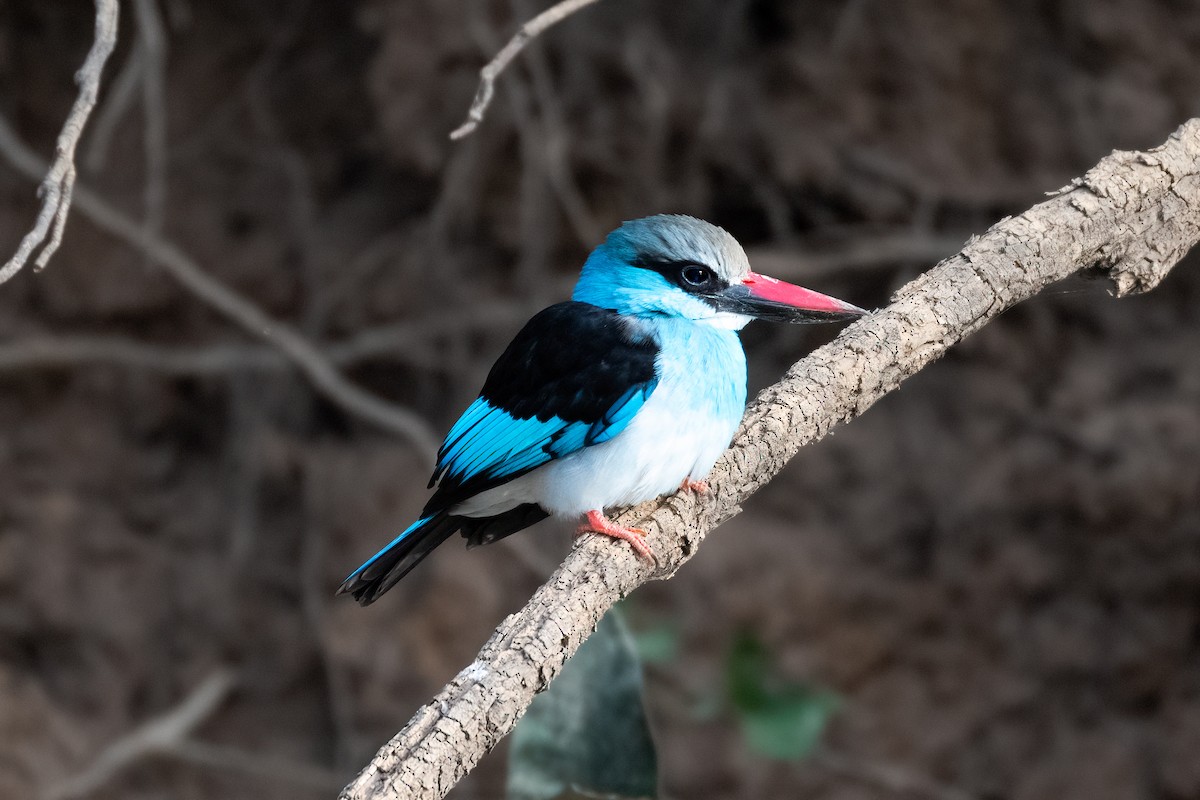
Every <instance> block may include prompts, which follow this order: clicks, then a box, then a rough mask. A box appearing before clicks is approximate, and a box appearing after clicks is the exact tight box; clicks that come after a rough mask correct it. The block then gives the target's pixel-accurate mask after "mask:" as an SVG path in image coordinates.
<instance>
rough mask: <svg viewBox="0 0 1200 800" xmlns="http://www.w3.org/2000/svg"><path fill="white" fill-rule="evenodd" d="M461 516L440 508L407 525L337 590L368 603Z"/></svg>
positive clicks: (443, 538) (455, 525) (443, 536)
mask: <svg viewBox="0 0 1200 800" xmlns="http://www.w3.org/2000/svg"><path fill="white" fill-rule="evenodd" d="M459 522H460V520H459V519H458V518H457V517H451V516H449V515H448V514H447V513H446V512H444V511H441V512H438V513H436V514H431V515H430V516H428V517H422V518H421V519H419V520H417V521H416V522H414V523H413V524H412V525H409V526H408V528H406V529H405V530H404V532H403V533H401V534H400V535H399V536H397V537H396V538H395V539H393V540H392V541H391V543H390V544H389V545H388V546H387V547H385V548H383V549H382V550H380V551H379V552H378V553H376V554H375V555H373V556H371V557H370V558H369V559H368V560H367V562H366V563H365V564H363V565H362V566H361V567H359V568H358V569H356V570H354V572H352V573H350V576H349V577H348V578H346V580H345V581H343V582H342V585H341V587H340V588H339V589H338V592H337V593H338V594H345V593H349V594H352V595H354V599H355V600H357V601H358V602H359V604H360V605H364V606H366V605H370V604H371V603H374V602H375V601H376V600H377V599H379V596H380V595H381V594H383V593H384V592H386V591H387V590H388V589H390V588H392V587H393V586H395V585H396V581H398V580H400V579H401V578H403V577H404V576H405V575H406V574H407V573H408V571H409V570H411V569H412V568H413V567H415V566H416V565H417V564H419V563H421V559H423V558H425V556H427V555H429V554H430V553H431V552H432V551H433V548H435V547H437V546H438V545H439V544H441V543H442V542H444V541H446V539H447V538H449V537H450V536H451V535H452V534H453V533H454V532H455V531H456V530H458V528H459Z"/></svg>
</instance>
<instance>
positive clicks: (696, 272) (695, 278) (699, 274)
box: [679, 264, 713, 289]
mask: <svg viewBox="0 0 1200 800" xmlns="http://www.w3.org/2000/svg"><path fill="white" fill-rule="evenodd" d="M679 277H680V278H682V279H683V282H684V283H685V284H687V285H688V286H691V287H694V288H697V289H700V288H703V287H705V286H707V285H708V284H709V283H711V282H712V280H713V272H712V270H711V269H709V268H708V267H702V266H700V265H699V264H688V265H687V266H685V267H684V268H683V269H681V270H680V271H679Z"/></svg>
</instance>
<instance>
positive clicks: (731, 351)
mask: <svg viewBox="0 0 1200 800" xmlns="http://www.w3.org/2000/svg"><path fill="white" fill-rule="evenodd" d="M865 313H866V312H865V311H864V310H863V309H861V308H859V307H857V306H854V305H851V304H849V303H845V302H842V301H841V300H837V299H835V298H833V297H829V296H827V295H823V294H820V293H818V292H814V291H811V290H809V289H804V288H802V287H799V286H794V285H792V284H790V283H784V282H783V281H779V280H775V279H774V278H769V277H767V276H765V275H759V274H757V273H754V272H752V271H751V270H750V262H749V260H748V259H747V258H746V253H745V251H744V250H743V249H742V247H741V245H740V244H738V242H737V240H736V239H734V238H733V236H731V235H730V234H729V233H727V232H726V231H725V230H724V229H722V228H718V227H717V226H715V225H711V224H709V223H707V222H704V221H702V220H699V219H695V218H693V217H686V216H679V215H666V214H663V215H658V216H653V217H646V218H644V219H636V220H632V221H630V222H626V223H624V224H623V225H621V227H619V228H617V229H616V230H615V231H613V232H612V233H610V234H609V235H608V237H607V238H606V239H605V241H604V243H603V244H601V245H600V246H599V247H597V248H596V249H595V250H594V251H593V252H592V254H591V255H590V256H589V257H588V259H587V261H586V262H585V263H584V265H583V272H582V274H581V275H580V277H579V282H578V283H577V284H576V285H575V291H574V294H573V295H572V298H571V300H570V301H568V302H565V303H559V304H557V305H553V306H550V307H549V308H547V309H546V310H544V311H542V312H540V313H538V314H537V315H536V316H534V317H533V319H531V320H530V321H529V322H528V323H527V324H526V325H525V327H524V328H523V329H522V330H521V332H520V333H518V334H517V336H516V338H515V339H513V341H512V343H511V344H510V345H509V346H508V349H507V350H505V351H504V353H503V354H502V355H501V356H500V358H499V360H498V361H496V363H495V365H494V366H493V367H492V370H491V372H490V373H489V374H488V377H487V380H486V381H485V382H484V384H483V390H482V391H481V392H480V393H479V397H478V398H477V399H476V400H475V402H473V403H472V404H471V405H470V406H469V407H468V408H467V410H466V411H465V412H464V413H463V415H462V416H461V417H460V418H459V420H458V422H456V423H455V424H454V426H453V427H452V428H451V429H450V432H449V433H448V434H447V435H446V439H445V441H444V442H443V443H442V447H441V449H440V450H439V451H438V457H437V466H436V467H435V469H434V472H433V477H432V478H431V479H430V481H429V487H430V488H433V487H434V486H435V485H436V486H437V490H436V491H435V492H434V494H433V496H432V497H431V498H430V499H429V502H428V503H427V504H426V505H425V510H424V511H422V512H421V517H420V519H418V520H417V521H416V522H414V523H413V524H412V525H410V526H409V527H408V528H407V529H406V530H405V531H404V532H403V533H401V534H400V535H399V536H397V537H396V538H395V539H393V540H392V542H391V543H390V544H388V546H387V547H385V548H383V549H382V550H380V551H379V552H378V553H376V554H375V555H374V556H372V557H371V558H370V560H368V561H367V562H366V563H365V564H363V565H362V566H361V567H359V568H358V569H357V570H355V571H354V572H353V573H352V574H351V575H350V576H349V577H348V578H347V579H346V581H345V582H344V583H343V584H342V586H341V588H340V589H339V590H338V592H339V593H342V592H348V593H350V594H352V595H354V597H355V599H357V600H358V602H359V603H361V604H363V605H367V604H369V603H372V602H374V601H375V600H376V599H378V598H379V596H380V595H381V594H383V593H384V592H386V591H387V590H388V589H390V588H391V587H392V586H394V585H395V584H396V582H397V581H398V580H400V579H401V578H402V577H404V575H405V574H406V573H407V572H408V571H409V570H411V569H412V568H413V567H415V566H416V565H417V563H418V562H420V561H421V559H423V558H425V556H427V555H428V554H429V553H430V552H431V551H432V550H433V548H435V547H437V546H438V545H439V544H441V543H442V542H444V541H445V540H446V539H447V538H449V537H450V536H451V535H453V534H454V532H455V531H461V533H462V535H463V537H465V538H466V540H467V546H468V547H471V546H474V545H480V544H489V543H491V542H494V541H496V540H498V539H501V538H503V537H505V536H508V535H509V534H511V533H515V532H517V531H519V530H521V529H522V528H527V527H529V526H530V525H533V524H534V523H535V522H539V521H541V520H543V519H545V518H546V517H548V516H550V515H555V516H559V517H566V518H579V517H581V516H582V517H583V518H584V519H585V520H586V522H584V524H583V525H582V526H580V528H579V531H580V532H595V533H602V534H606V535H608V536H612V537H614V538H616V539H620V540H623V541H625V542H628V543H629V545H630V546H632V548H633V549H634V551H635V552H637V554H638V555H639V556H642V557H644V558H649V559H653V554H652V552H651V550H650V547H649V545H647V544H646V542H645V540H644V539H643V537H642V535H641V531H638V530H630V529H627V528H623V527H621V526H619V525H617V524H615V523H614V522H612V521H611V520H609V519H608V517H606V516H605V513H604V512H605V509H609V508H614V507H618V506H627V505H632V504H635V503H640V502H642V501H644V500H650V499H652V498H655V497H659V496H660V495H664V494H668V493H670V492H673V491H676V490H678V489H681V488H682V489H689V490H692V491H701V492H703V491H707V484H706V483H705V482H704V479H705V478H706V477H707V476H708V473H709V471H710V470H711V469H712V467H713V465H714V464H715V463H716V461H717V459H718V458H719V457H720V455H721V453H722V452H723V451H724V450H725V448H726V447H728V446H729V443H730V441H732V439H733V434H734V432H735V431H736V430H737V426H738V422H739V421H740V420H741V418H742V414H743V412H744V411H745V406H746V355H745V353H744V352H743V350H742V343H741V340H740V339H739V338H738V331H740V330H741V329H742V328H743V327H745V325H746V324H747V323H748V322H750V321H751V320H752V319H756V318H757V319H766V320H774V321H779V322H825V321H838V320H848V319H853V318H855V317H859V316H861V315H862V314H865Z"/></svg>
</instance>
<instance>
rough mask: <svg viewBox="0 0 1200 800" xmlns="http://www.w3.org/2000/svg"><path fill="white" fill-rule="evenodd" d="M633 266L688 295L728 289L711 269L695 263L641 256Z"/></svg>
mask: <svg viewBox="0 0 1200 800" xmlns="http://www.w3.org/2000/svg"><path fill="white" fill-rule="evenodd" d="M633 265H634V266H635V267H641V268H642V269H648V270H651V271H653V272H657V273H658V274H660V275H662V276H663V277H664V278H666V279H667V280H668V281H669V282H670V283H673V284H674V285H676V286H678V287H679V288H680V289H683V290H684V291H685V292H688V293H689V294H699V295H708V294H712V293H714V292H719V291H721V290H723V289H728V288H729V283H728V282H727V281H725V280H723V279H722V278H721V277H719V276H718V275H717V273H716V271H714V270H713V269H712V267H709V266H708V265H707V264H701V263H698V262H696V261H685V260H675V259H667V258H655V257H651V256H642V257H640V258H638V259H636V260H635V261H634V262H633Z"/></svg>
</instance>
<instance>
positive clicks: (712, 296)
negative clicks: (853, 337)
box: [573, 214, 866, 329]
mask: <svg viewBox="0 0 1200 800" xmlns="http://www.w3.org/2000/svg"><path fill="white" fill-rule="evenodd" d="M573 299H575V300H578V301H580V302H583V303H590V304H592V305H595V306H600V307H601V308H610V309H612V310H614V311H616V312H617V313H619V314H623V315H627V316H635V317H676V318H683V319H689V320H693V321H696V322H701V323H706V324H709V325H713V326H716V327H720V328H732V329H738V328H741V327H743V326H745V324H746V323H747V322H749V321H750V320H751V319H753V318H756V317H757V318H760V319H773V320H778V321H782V322H824V321H828V320H839V319H850V318H853V317H858V316H861V315H862V314H864V313H866V312H865V311H863V310H862V309H861V308H858V307H857V306H852V305H850V304H849V303H843V302H842V301H841V300H836V299H834V298H832V297H827V296H826V295H823V294H818V293H817V292H813V291H810V290H808V289H803V288H801V287H799V286H793V285H792V284H789V283H784V282H783V281H777V280H775V279H774V278H768V277H767V276H765V275H759V274H757V273H755V272H751V270H750V262H749V260H748V259H747V258H746V252H745V251H744V250H743V249H742V246H741V245H740V244H738V242H737V240H736V239H734V238H733V237H732V236H730V235H729V233H727V232H726V231H725V230H724V229H722V228H718V227H717V226H716V225H710V224H709V223H707V222H704V221H703V220H699V219H696V218H694V217H685V216H680V215H675V214H659V215H657V216H653V217H644V218H642V219H635V220H631V221H629V222H626V223H624V224H622V225H621V227H619V228H617V229H616V230H615V231H613V232H612V233H610V234H609V235H608V238H607V239H605V240H604V244H602V245H600V246H599V247H597V248H596V249H595V250H594V251H592V254H591V255H590V256H589V257H588V260H587V262H585V263H584V265H583V274H581V275H580V276H579V283H577V284H576V285H575V293H574V295H573Z"/></svg>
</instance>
